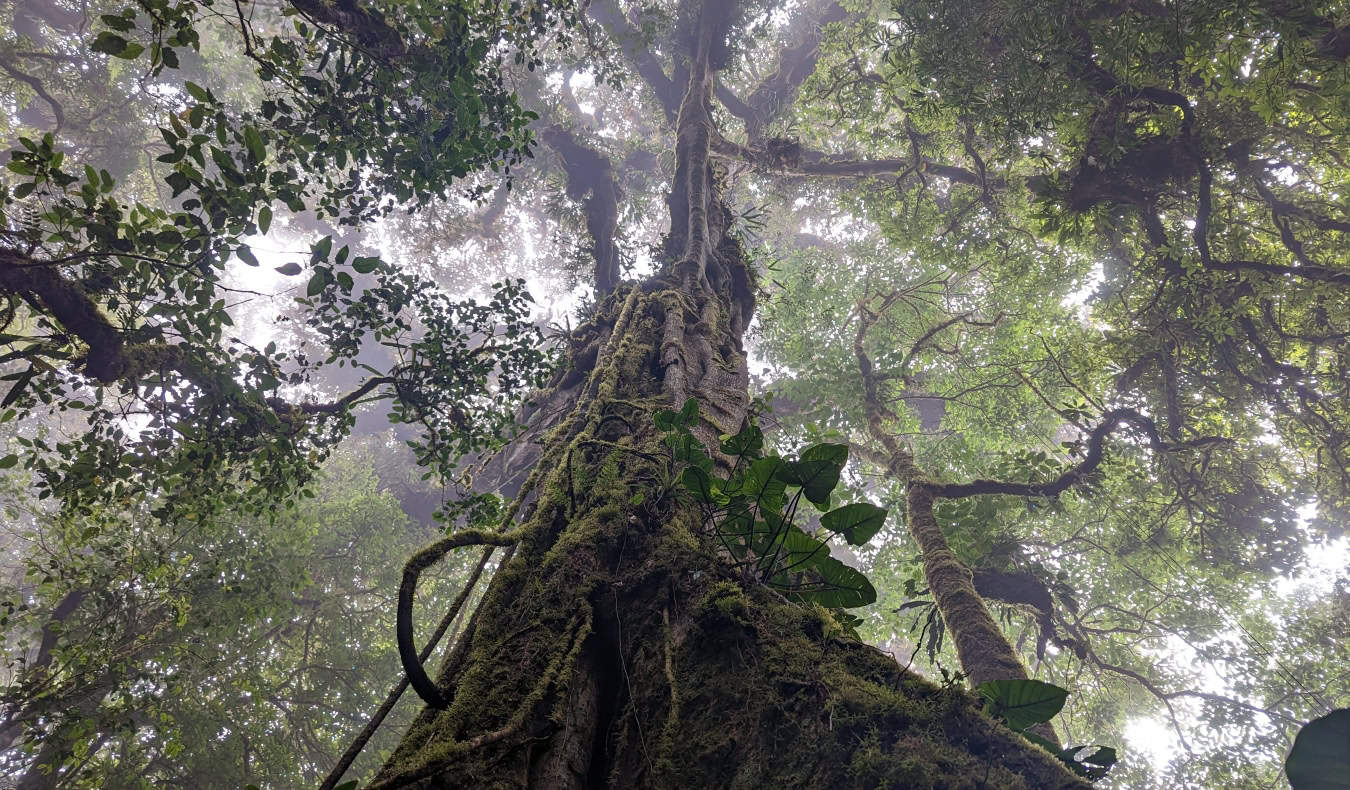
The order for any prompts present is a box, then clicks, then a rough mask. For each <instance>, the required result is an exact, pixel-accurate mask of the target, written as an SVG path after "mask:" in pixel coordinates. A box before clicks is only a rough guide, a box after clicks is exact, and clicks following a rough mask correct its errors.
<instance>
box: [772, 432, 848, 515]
mask: <svg viewBox="0 0 1350 790" xmlns="http://www.w3.org/2000/svg"><path fill="white" fill-rule="evenodd" d="M847 460H848V448H847V447H845V446H844V445H842V444H817V445H813V446H811V447H808V448H806V450H805V451H803V452H802V454H801V457H800V459H799V460H796V461H788V462H787V463H785V464H784V465H783V467H782V468H781V470H780V472H779V476H780V477H781V478H782V480H783V481H784V482H785V483H787V484H788V485H795V486H801V489H802V495H803V496H805V497H806V499H807V500H808V501H809V502H811V503H812V504H815V505H823V504H825V503H826V502H828V501H829V498H830V492H831V491H833V490H834V487H835V486H837V485H839V473H840V472H842V471H843V469H844V463H845V462H846V461H847Z"/></svg>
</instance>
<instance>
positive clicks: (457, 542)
mask: <svg viewBox="0 0 1350 790" xmlns="http://www.w3.org/2000/svg"><path fill="white" fill-rule="evenodd" d="M519 540H520V538H519V537H517V536H515V535H503V534H502V533H500V532H484V531H482V530H463V531H461V532H456V533H455V534H453V535H451V536H450V537H448V538H442V539H440V540H438V541H436V542H435V543H433V544H431V545H430V546H427V547H426V548H424V549H422V550H421V551H419V552H417V553H416V554H414V555H412V558H411V559H409V560H408V563H407V564H406V565H404V566H403V581H402V583H401V584H399V586H398V622H397V625H396V627H395V635H396V637H397V639H398V657H399V660H401V661H402V662H403V671H404V672H405V673H406V674H407V676H408V683H409V684H411V685H412V687H413V690H414V691H416V692H417V696H419V697H421V698H422V699H423V700H424V701H425V702H426V703H427V704H428V705H430V706H431V707H433V708H437V709H444V708H445V707H446V706H448V705H449V704H450V702H449V700H447V699H445V697H444V696H442V695H441V692H440V689H438V688H436V684H435V683H432V682H431V678H429V677H427V671H426V669H425V668H424V667H423V666H422V658H421V656H420V655H419V654H418V652H417V646H416V644H414V642H413V622H412V603H413V593H415V592H416V591H417V579H418V577H420V576H421V575H422V571H424V570H426V569H427V568H429V567H431V566H432V565H434V564H435V563H436V562H437V561H438V560H440V559H441V558H442V557H444V556H445V555H446V554H448V553H450V551H451V549H457V548H460V547H462V546H514V545H515V544H516V543H517V542H519Z"/></svg>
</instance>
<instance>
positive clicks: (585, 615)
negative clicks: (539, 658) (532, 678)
mask: <svg viewBox="0 0 1350 790" xmlns="http://www.w3.org/2000/svg"><path fill="white" fill-rule="evenodd" d="M593 619H594V615H593V613H592V612H591V610H590V608H589V607H587V608H585V609H584V610H583V611H582V612H580V613H578V615H577V617H575V618H573V620H572V623H571V624H570V625H569V626H568V630H569V631H571V638H570V639H568V640H567V641H566V644H567V646H568V648H567V650H566V651H565V652H563V653H560V654H559V655H558V656H557V657H556V658H555V659H554V660H553V661H552V662H550V664H549V666H548V668H547V669H546V670H545V671H544V673H543V674H542V675H541V676H540V678H539V682H538V683H536V684H535V685H534V688H532V689H531V690H530V693H529V694H527V695H526V696H525V698H524V699H523V700H521V703H520V705H519V706H518V707H517V708H516V711H515V713H514V714H512V716H511V720H510V721H508V722H507V723H506V724H505V725H504V726H502V727H500V728H498V729H495V730H492V731H491V732H485V733H483V734H482V735H476V736H474V737H472V738H470V739H468V740H466V741H452V742H450V743H448V744H446V745H445V747H444V752H443V754H442V756H440V757H438V758H436V759H434V760H429V761H427V762H426V763H425V764H423V765H421V766H418V767H417V768H414V769H412V770H410V771H408V772H406V773H403V774H399V775H398V776H393V777H390V778H389V779H386V780H385V781H383V782H377V783H375V784H372V785H369V786H368V787H367V788H366V790H395V788H399V787H407V786H408V785H411V784H413V783H415V782H418V781H420V780H422V779H426V778H427V777H429V776H433V775H435V774H436V773H437V772H438V771H440V770H442V769H444V768H445V767H446V766H448V765H450V764H451V763H453V762H454V761H456V760H458V759H460V758H461V757H462V756H463V755H464V754H465V753H466V752H471V751H474V750H475V749H481V748H483V747H484V746H488V745H491V744H494V743H497V742H498V741H503V740H506V739H507V738H510V737H512V736H514V735H516V734H517V733H519V732H520V731H521V730H522V729H523V728H524V727H525V724H526V722H527V721H528V720H529V718H530V714H531V712H532V711H533V710H535V708H536V707H538V705H539V703H540V702H542V701H543V700H544V698H545V697H546V696H547V695H548V694H549V692H550V691H552V690H553V689H554V688H555V687H556V686H557V681H558V678H559V677H562V676H563V675H564V674H565V673H566V672H568V671H569V670H571V669H572V668H573V667H575V666H576V661H577V656H579V655H580V654H581V648H582V646H583V645H584V644H585V642H586V638H587V637H588V636H590V634H591V627H592V621H593ZM438 693H439V692H438Z"/></svg>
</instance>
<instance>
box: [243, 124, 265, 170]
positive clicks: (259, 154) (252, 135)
mask: <svg viewBox="0 0 1350 790" xmlns="http://www.w3.org/2000/svg"><path fill="white" fill-rule="evenodd" d="M244 145H246V146H248V152H249V154H250V155H252V156H253V161H255V162H259V163H261V162H263V161H265V160H266V159H267V148H266V147H265V146H263V139H262V135H260V134H258V130H257V129H254V128H253V127H252V126H245V127H244Z"/></svg>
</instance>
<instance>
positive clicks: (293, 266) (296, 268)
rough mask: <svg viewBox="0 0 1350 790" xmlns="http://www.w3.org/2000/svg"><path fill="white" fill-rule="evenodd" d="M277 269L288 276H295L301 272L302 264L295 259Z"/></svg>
mask: <svg viewBox="0 0 1350 790" xmlns="http://www.w3.org/2000/svg"><path fill="white" fill-rule="evenodd" d="M276 271H277V272H278V273H279V274H284V275H286V276H287V277H294V276H295V275H297V274H299V273H300V264H298V263H296V262H295V261H291V262H290V263H288V264H286V265H284V266H278V267H276Z"/></svg>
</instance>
